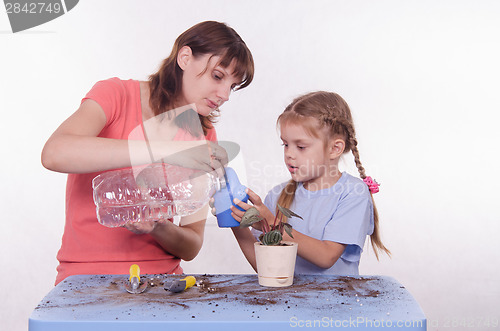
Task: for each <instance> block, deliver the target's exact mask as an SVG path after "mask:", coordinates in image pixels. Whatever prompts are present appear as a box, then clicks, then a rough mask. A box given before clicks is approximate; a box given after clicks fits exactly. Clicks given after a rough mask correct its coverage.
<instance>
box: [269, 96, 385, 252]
mask: <svg viewBox="0 0 500 331" xmlns="http://www.w3.org/2000/svg"><path fill="white" fill-rule="evenodd" d="M308 118H313V119H316V120H317V121H308V120H307V119H308ZM289 123H293V124H300V125H302V126H304V129H305V130H306V131H307V132H308V133H310V134H311V135H313V136H315V137H319V135H318V131H320V130H318V124H319V128H325V127H326V128H327V129H328V134H327V135H325V137H324V138H325V145H326V143H327V142H328V140H329V139H330V138H331V137H334V136H339V137H342V139H343V140H344V142H345V148H344V153H347V152H349V151H351V152H352V155H353V156H354V162H355V163H356V168H357V169H358V172H359V176H360V177H361V178H362V179H365V178H366V173H365V168H363V165H362V164H361V161H360V158H359V151H358V147H357V146H358V141H357V140H356V132H355V130H354V122H353V120H352V115H351V110H350V109H349V105H348V104H347V103H346V102H345V100H344V99H342V97H341V96H340V95H338V94H336V93H333V92H324V91H318V92H311V93H308V94H305V95H303V96H300V97H298V98H296V99H295V100H293V101H292V103H291V104H290V105H288V106H287V107H286V109H285V110H284V112H283V113H282V114H281V115H280V116H279V117H278V121H277V124H278V126H282V125H286V124H289ZM297 187H298V183H297V182H295V181H294V180H290V181H289V182H288V183H287V185H286V186H285V187H284V188H283V190H282V191H281V194H280V196H279V198H278V204H279V205H280V206H282V207H286V208H290V205H291V204H292V202H293V199H294V197H295V191H296V189H297ZM370 194H371V193H370ZM371 197H372V202H373V214H374V215H373V217H374V229H373V233H372V234H371V235H370V241H371V244H372V247H373V250H374V252H375V256H376V257H377V259H378V257H379V255H378V252H379V251H383V252H385V253H386V254H387V255H389V256H390V255H391V252H390V251H389V250H388V249H387V248H386V247H385V246H384V244H383V243H382V240H381V239H380V232H379V217H378V212H377V207H376V206H375V201H373V195H372V196H371Z"/></svg>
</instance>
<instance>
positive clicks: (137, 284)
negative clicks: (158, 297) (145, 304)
mask: <svg viewBox="0 0 500 331" xmlns="http://www.w3.org/2000/svg"><path fill="white" fill-rule="evenodd" d="M129 272H130V277H129V279H128V281H129V283H128V284H126V286H125V288H126V290H127V292H129V293H132V294H138V293H142V292H144V291H145V290H146V287H148V283H147V282H144V283H142V284H141V276H140V273H141V269H140V268H139V266H138V265H137V264H132V265H131V266H130V269H129Z"/></svg>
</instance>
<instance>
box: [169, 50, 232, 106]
mask: <svg viewBox="0 0 500 331" xmlns="http://www.w3.org/2000/svg"><path fill="white" fill-rule="evenodd" d="M183 51H184V53H183ZM219 61H220V57H219V56H212V55H211V54H206V55H200V56H198V57H195V56H193V55H192V53H191V50H190V49H189V47H187V50H186V49H185V48H183V49H181V51H179V56H178V63H179V66H180V67H181V69H182V70H183V72H184V73H183V77H182V95H181V96H182V99H183V100H181V101H182V102H184V104H195V106H196V109H195V110H196V111H197V112H198V114H200V115H202V116H208V115H209V114H210V113H211V112H212V111H214V110H216V109H218V108H219V107H220V106H221V105H222V104H223V103H224V102H226V101H227V100H229V95H230V94H231V90H232V89H233V88H234V87H235V86H236V85H237V84H238V83H239V82H240V81H241V79H239V78H238V77H236V76H234V75H233V74H232V73H233V71H234V66H235V63H234V62H233V63H231V65H229V67H227V68H224V67H223V66H221V65H219V64H218V63H219Z"/></svg>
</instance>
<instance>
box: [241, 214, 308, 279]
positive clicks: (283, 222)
mask: <svg viewBox="0 0 500 331" xmlns="http://www.w3.org/2000/svg"><path fill="white" fill-rule="evenodd" d="M291 217H298V218H300V219H302V217H301V216H299V215H297V214H295V213H294V212H293V211H291V210H290V209H287V208H284V207H281V206H280V205H278V212H277V213H276V216H275V217H274V222H273V225H269V224H268V222H267V221H266V220H265V219H264V218H263V217H262V216H261V215H260V213H259V211H258V210H257V209H256V208H255V207H251V208H249V209H248V210H247V211H246V212H245V214H244V215H243V217H242V219H241V223H240V227H249V226H251V225H253V224H256V223H258V222H260V229H261V231H262V234H261V235H260V236H259V241H257V242H256V243H255V244H254V248H255V259H256V264H257V274H258V276H259V284H260V285H262V286H272V287H283V286H290V285H292V284H293V274H294V272H295V260H296V258H297V247H298V244H297V243H295V242H291V241H283V234H284V233H285V232H286V233H287V234H288V235H289V236H290V237H292V238H293V235H292V226H291V225H290V223H287V219H288V218H291Z"/></svg>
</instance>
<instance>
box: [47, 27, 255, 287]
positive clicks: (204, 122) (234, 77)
mask: <svg viewBox="0 0 500 331" xmlns="http://www.w3.org/2000/svg"><path fill="white" fill-rule="evenodd" d="M253 72H254V63H253V59H252V54H251V52H250V50H249V49H248V47H247V46H246V44H245V43H244V41H243V40H242V39H241V37H240V36H239V35H238V34H237V33H236V31H235V30H234V29H232V28H231V27H229V26H227V25H226V24H224V23H220V22H214V21H206V22H201V23H199V24H196V25H195V26H193V27H191V28H189V29H188V30H186V31H185V32H183V33H182V34H181V35H180V36H179V37H178V38H177V39H176V41H175V43H174V46H173V48H172V52H171V54H170V56H168V57H167V58H166V59H165V60H164V61H163V63H162V65H161V67H160V69H159V70H158V71H157V72H156V73H154V74H152V75H151V76H150V77H149V81H137V80H131V79H130V80H121V79H118V78H111V79H107V80H104V81H100V82H98V83H96V84H95V85H94V87H93V88H92V89H91V90H90V91H89V92H88V93H87V95H86V96H85V98H84V99H83V100H82V102H81V104H80V107H79V108H78V110H76V112H75V113H74V114H73V115H71V116H70V117H69V118H68V119H67V120H66V121H65V122H64V123H62V124H61V125H60V126H59V128H58V129H57V130H56V131H55V132H54V133H53V135H52V136H51V137H50V138H49V140H48V141H47V143H46V144H45V147H44V149H43V152H42V163H43V165H44V166H45V167H46V168H48V169H49V170H53V171H58V172H63V173H68V174H69V175H68V181H67V188H66V192H67V193H66V224H65V228H64V234H63V238H62V244H61V249H60V250H59V252H58V254H57V259H58V260H59V266H58V267H57V271H58V275H57V279H56V284H57V283H59V282H60V281H62V280H63V279H65V278H66V277H68V276H70V275H76V274H124V273H127V272H128V270H129V267H130V265H131V264H132V263H139V264H140V267H141V271H142V272H143V273H148V274H155V273H182V268H181V267H180V261H181V259H184V260H191V259H193V258H194V257H195V256H196V255H197V254H198V251H199V250H200V248H201V245H202V243H203V231H204V227H205V219H206V212H207V210H206V209H205V210H201V211H200V212H198V213H195V214H194V215H189V216H185V217H183V218H182V219H181V222H180V225H179V226H177V225H176V224H174V223H173V222H172V219H168V220H167V219H165V220H160V221H158V222H156V221H151V222H137V223H133V224H130V225H127V226H126V228H114V229H110V228H105V227H104V226H102V225H100V224H99V223H98V221H97V216H96V208H95V205H94V201H93V199H92V179H93V178H94V177H95V176H96V175H98V174H99V173H101V172H103V171H105V170H110V169H116V168H124V167H130V166H133V165H142V164H148V163H151V162H155V161H157V160H159V159H163V160H165V159H166V160H167V161H168V163H170V164H175V165H180V166H183V167H189V168H192V169H197V170H201V171H207V172H208V171H212V170H217V169H220V168H222V167H223V166H224V165H225V163H226V162H227V155H226V152H225V150H223V148H222V147H220V146H218V145H217V144H216V143H215V142H214V141H216V133H215V130H214V128H213V125H212V123H213V122H214V117H216V116H217V114H218V112H219V107H220V106H221V105H222V104H224V103H225V102H226V101H228V99H229V96H230V94H231V91H232V90H238V89H242V88H244V87H246V86H248V85H249V84H250V83H251V81H252V78H253ZM181 108H182V109H183V112H180V111H179V113H178V112H177V110H178V109H181ZM176 109H177V110H176ZM145 141H147V142H148V147H149V149H148V150H146V151H145V152H144V150H145V149H144V148H142V147H143V146H145V145H146V144H145ZM155 143H156V144H155ZM207 147H208V148H207ZM148 152H149V153H148ZM219 160H220V162H219ZM203 211H204V213H203Z"/></svg>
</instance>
